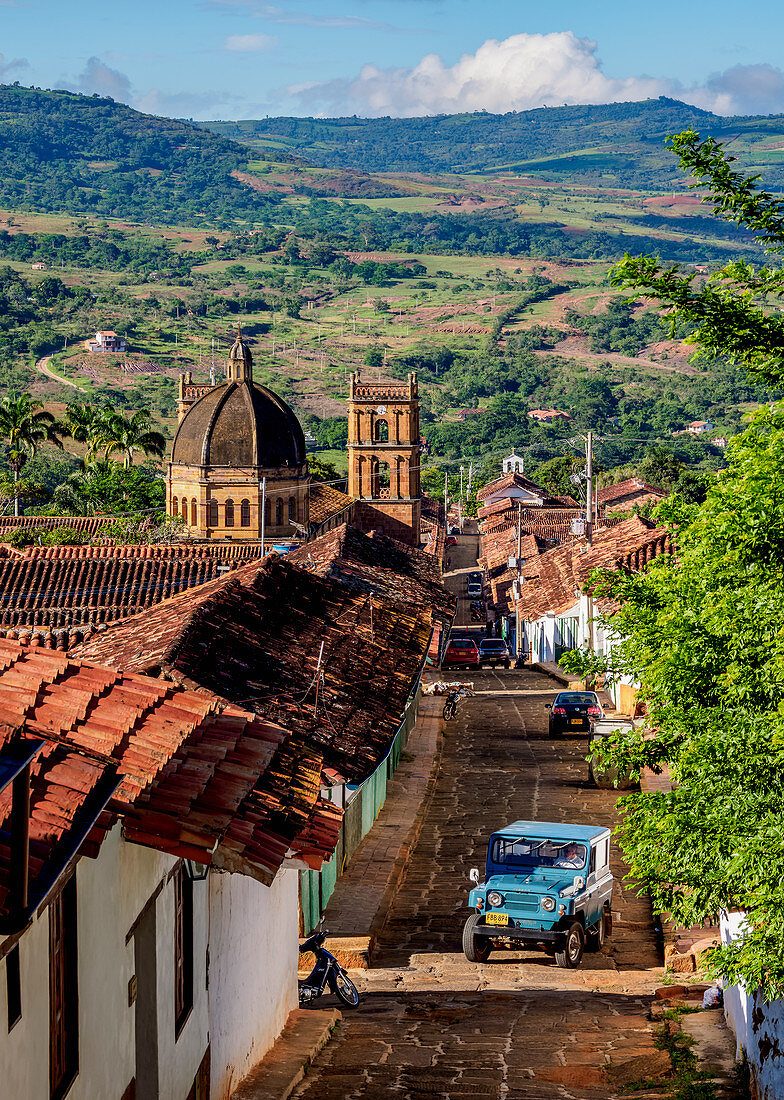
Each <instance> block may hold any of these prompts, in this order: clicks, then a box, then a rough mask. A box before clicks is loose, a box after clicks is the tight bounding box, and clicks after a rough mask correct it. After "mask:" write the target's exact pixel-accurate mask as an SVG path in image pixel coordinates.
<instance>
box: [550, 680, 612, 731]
mask: <svg viewBox="0 0 784 1100" xmlns="http://www.w3.org/2000/svg"><path fill="white" fill-rule="evenodd" d="M547 709H548V710H549V711H550V723H549V728H548V733H549V734H550V736H551V737H558V736H559V735H560V734H562V733H564V732H566V733H579V732H580V731H588V730H590V728H591V724H592V723H593V722H597V721H598V720H599V719H600V718H603V717H604V711H603V710H602V705H601V703H600V702H599V697H598V695H597V694H596V692H594V691H559V692H558V694H557V695H556V697H555V700H554V701H553V703H552V705H551V704H550V703H548V704H547Z"/></svg>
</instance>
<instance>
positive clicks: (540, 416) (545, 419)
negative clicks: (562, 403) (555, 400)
mask: <svg viewBox="0 0 784 1100" xmlns="http://www.w3.org/2000/svg"><path fill="white" fill-rule="evenodd" d="M528 415H529V416H530V417H531V419H532V420H538V421H539V423H540V424H550V423H552V421H553V420H571V419H572V418H571V416H569V413H567V412H562V411H561V409H529V412H528Z"/></svg>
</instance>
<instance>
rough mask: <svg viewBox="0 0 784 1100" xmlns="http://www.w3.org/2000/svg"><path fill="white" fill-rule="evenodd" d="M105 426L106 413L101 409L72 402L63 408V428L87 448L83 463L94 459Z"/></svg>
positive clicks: (102, 437)
mask: <svg viewBox="0 0 784 1100" xmlns="http://www.w3.org/2000/svg"><path fill="white" fill-rule="evenodd" d="M105 427H106V413H105V412H104V410H102V409H96V408H94V406H92V405H80V404H78V403H76V402H74V403H73V404H71V405H69V406H68V407H67V408H66V410H65V430H66V431H67V432H68V434H69V435H70V437H71V439H73V440H75V442H77V443H83V444H84V445H85V447H86V448H87V453H86V455H85V460H84V461H85V465H89V464H90V463H91V462H94V461H95V458H96V455H97V453H98V451H99V450H100V448H101V446H102V444H103V441H104V430H105Z"/></svg>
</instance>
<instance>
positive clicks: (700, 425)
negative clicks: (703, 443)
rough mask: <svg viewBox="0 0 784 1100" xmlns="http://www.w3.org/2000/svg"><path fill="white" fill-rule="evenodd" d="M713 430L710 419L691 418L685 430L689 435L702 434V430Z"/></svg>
mask: <svg viewBox="0 0 784 1100" xmlns="http://www.w3.org/2000/svg"><path fill="white" fill-rule="evenodd" d="M712 430H713V424H711V422H710V420H692V422H691V424H689V426H688V427H687V428H686V431H687V432H690V433H691V435H702V433H703V432H710V431H712Z"/></svg>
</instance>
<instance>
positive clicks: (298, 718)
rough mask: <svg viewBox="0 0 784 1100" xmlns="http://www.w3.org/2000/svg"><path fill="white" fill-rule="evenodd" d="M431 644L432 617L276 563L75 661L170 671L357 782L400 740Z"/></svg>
mask: <svg viewBox="0 0 784 1100" xmlns="http://www.w3.org/2000/svg"><path fill="white" fill-rule="evenodd" d="M311 545H312V544H311ZM430 634H431V611H430V608H426V607H422V608H419V607H416V608H415V607H413V606H412V605H403V604H401V603H398V602H391V601H389V600H386V599H383V598H380V597H378V596H375V595H374V594H373V593H372V592H368V591H355V590H353V589H352V588H349V587H348V586H347V585H346V584H344V583H340V582H337V581H335V580H333V579H331V578H321V577H318V576H315V575H313V574H312V573H311V572H309V571H308V570H306V569H303V568H301V567H299V566H297V565H296V564H294V563H293V562H289V561H288V560H287V559H285V558H279V557H278V556H277V555H270V556H269V557H268V558H267V559H266V560H265V562H264V563H263V564H262V565H260V566H259V565H246V566H243V567H241V568H240V569H238V570H237V571H236V572H235V573H234V574H233V576H231V577H229V578H222V579H221V580H218V581H213V582H211V584H210V585H203V586H201V587H200V588H198V589H193V590H191V591H189V592H184V593H182V594H180V595H179V596H175V597H174V598H172V599H170V600H168V601H165V602H163V603H161V604H159V605H158V606H157V607H154V608H151V609H150V610H149V611H147V612H144V613H143V614H140V615H136V616H134V617H133V618H129V619H126V620H124V621H123V622H120V623H118V624H116V625H115V626H113V627H111V628H110V629H109V630H108V631H107V632H106V633H105V634H104V635H103V636H101V637H100V638H94V639H92V640H91V641H89V642H87V643H85V644H83V645H82V646H79V647H77V649H76V650H74V653H75V654H76V655H78V656H80V657H81V658H83V659H87V660H90V661H96V662H99V663H105V664H108V665H110V666H111V667H113V668H121V669H123V670H125V671H126V672H158V670H163V671H164V672H166V673H167V674H168V675H171V676H173V677H174V678H175V679H177V680H178V681H180V682H182V683H183V684H184V685H186V686H193V685H198V686H199V687H201V688H204V689H206V690H208V691H211V692H214V693H215V694H217V695H218V696H220V697H222V698H224V699H226V700H229V701H232V702H236V703H242V705H244V706H247V707H248V708H249V709H251V710H253V711H254V712H255V713H257V714H260V715H263V716H264V717H266V718H268V719H269V720H271V721H274V722H279V723H280V724H281V725H283V726H284V727H285V728H286V729H289V730H291V731H292V732H293V733H295V734H296V735H297V737H299V738H300V739H301V741H302V743H304V744H307V745H308V746H310V747H311V748H314V749H316V750H317V751H319V752H321V753H323V756H324V760H325V762H326V765H327V766H328V767H332V768H334V769H335V770H336V771H337V772H339V773H340V774H341V775H344V776H346V777H348V778H349V779H351V780H352V781H360V780H362V779H364V778H365V777H366V776H367V775H369V774H370V773H371V772H372V771H373V770H374V768H375V767H376V765H377V763H378V761H379V760H380V759H382V758H383V756H384V755H385V753H386V752H387V750H388V748H389V745H390V743H391V741H392V739H393V737H394V735H395V733H396V732H397V729H398V726H399V723H400V719H401V716H402V713H403V709H404V706H405V702H406V699H407V697H408V695H409V693H410V691H411V689H412V687H413V686H414V684H415V683H416V680H417V677H418V674H419V670H420V667H421V664H422V661H423V660H424V656H425V653H426V651H427V647H428V643H429V640H430Z"/></svg>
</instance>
